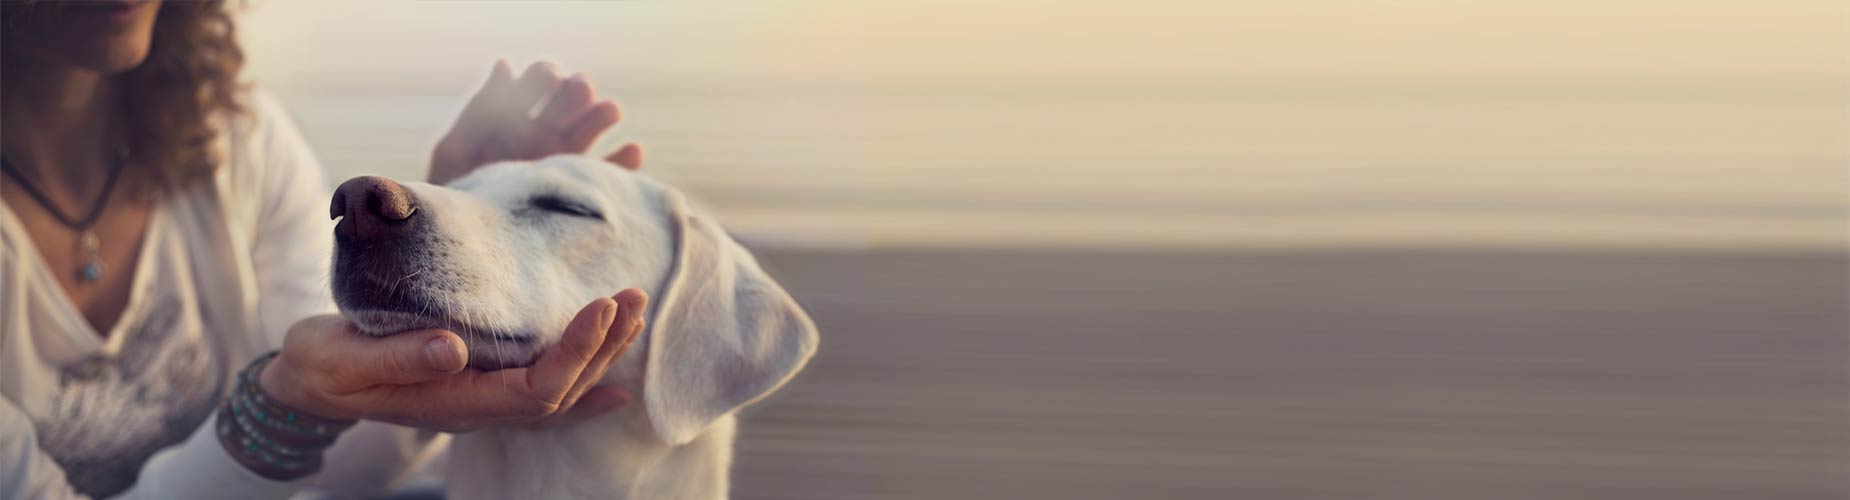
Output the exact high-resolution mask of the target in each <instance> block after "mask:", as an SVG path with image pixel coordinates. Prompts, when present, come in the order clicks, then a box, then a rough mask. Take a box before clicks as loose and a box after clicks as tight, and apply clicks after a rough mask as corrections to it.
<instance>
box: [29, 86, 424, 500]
mask: <svg viewBox="0 0 1850 500" xmlns="http://www.w3.org/2000/svg"><path fill="white" fill-rule="evenodd" d="M248 97H249V99H247V102H248V103H249V104H250V106H249V111H247V112H246V113H245V114H244V115H241V116H238V117H235V118H232V119H230V120H227V122H226V126H225V134H224V137H223V140H222V141H221V143H220V146H221V147H224V148H225V149H224V151H225V152H226V156H224V158H225V159H226V161H225V163H224V164H223V165H222V166H221V168H220V169H219V170H218V171H217V172H216V173H215V174H214V176H213V177H212V179H211V182H196V183H194V184H192V185H191V186H188V187H186V188H184V189H181V190H179V191H177V192H171V193H167V194H166V195H164V196H162V197H161V199H160V200H159V202H158V203H157V205H156V207H155V208H154V212H153V213H152V215H150V217H149V222H148V227H147V230H146V235H145V236H143V241H142V247H141V249H140V254H139V255H138V257H137V263H136V266H135V270H134V272H135V275H134V276H133V277H131V279H132V280H133V282H132V283H133V284H132V288H131V291H130V298H129V304H128V307H127V308H126V309H125V310H124V311H123V313H122V314H123V315H122V318H121V319H120V320H118V321H117V322H116V325H115V327H114V328H113V329H112V330H111V331H110V332H109V334H108V335H107V336H103V335H99V334H98V333H97V332H96V331H95V330H94V329H93V328H91V326H90V324H89V322H88V321H86V320H85V319H84V317H83V314H82V313H81V312H80V311H79V310H78V308H77V307H76V306H75V305H74V304H72V303H71V302H70V300H69V299H68V298H67V297H65V296H64V292H63V290H62V288H60V286H59V284H58V281H57V279H56V277H55V275H53V274H52V273H53V272H57V271H56V270H51V269H48V268H47V267H46V265H45V261H44V259H43V258H41V257H40V256H39V254H38V250H37V247H35V246H34V245H33V243H32V240H31V238H30V236H29V235H28V234H27V233H26V231H25V228H24V227H23V226H22V225H21V223H20V222H19V220H18V219H17V218H16V217H15V216H14V214H13V212H12V210H11V209H9V208H7V207H6V205H5V204H0V249H4V253H3V254H0V396H3V397H4V398H3V399H0V500H7V499H25V498H47V499H68V498H88V497H89V495H92V494H94V495H99V496H109V497H110V498H134V499H142V498H148V499H152V498H162V499H167V498H196V499H218V498H224V499H234V498H235V499H265V498H277V499H280V498H289V497H291V496H292V495H296V494H298V493H303V492H307V491H310V490H312V489H324V490H331V491H333V492H338V493H340V494H345V495H354V496H366V495H374V494H378V493H380V492H382V491H384V490H386V489H387V488H390V487H391V486H393V485H394V484H395V483H397V482H399V481H402V480H403V479H404V476H405V475H406V472H407V471H409V470H411V469H412V468H413V467H414V466H415V465H417V464H418V463H419V462H421V461H422V460H423V459H424V458H427V457H428V456H429V455H430V454H431V453H433V452H434V451H435V449H436V448H437V447H439V446H440V445H441V442H440V441H441V440H439V439H436V436H435V435H434V434H430V433H422V432H417V431H414V430H411V429H405V428H400V427H394V426H389V425H386V424H379V423H373V422H365V423H362V424H360V425H358V426H355V427H354V428H353V429H352V430H349V431H348V432H347V434H346V435H344V436H342V438H341V440H340V441H339V442H338V443H337V444H336V445H335V447H334V448H333V449H331V450H329V451H328V455H326V458H325V460H324V464H325V465H324V466H323V470H322V472H321V473H320V474H318V475H316V476H311V477H309V478H304V479H300V480H296V481H289V482H279V481H271V480H267V479H264V478H262V477H259V476H257V475H256V474H253V473H251V472H250V471H249V470H247V469H245V468H244V467H243V466H241V465H238V463H237V462H235V461H233V460H232V458H231V457H230V455H228V454H227V453H226V452H225V451H224V449H223V448H222V447H221V446H220V445H219V442H218V437H217V435H216V434H215V433H214V432H213V422H212V414H213V411H214V409H215V407H216V405H217V403H218V401H219V400H220V399H221V398H222V397H223V395H224V394H225V393H226V391H228V390H229V388H230V385H231V380H232V377H233V376H234V374H235V372H236V371H237V370H238V369H240V368H242V367H243V366H244V365H245V364H246V363H248V362H250V360H251V359H253V358H255V357H256V356H257V355H258V354H260V353H263V352H268V351H270V350H272V349H276V348H277V347H279V346H281V345H282V338H283V334H284V333H285V332H287V330H288V328H289V326H290V325H292V324H294V323H295V322H296V321H297V320H300V319H302V318H304V317H307V316H311V315H315V314H322V313H326V312H331V311H333V302H332V300H331V299H330V298H329V295H328V289H327V276H328V274H327V272H328V264H329V259H330V256H331V252H330V248H331V245H332V236H331V235H332V229H333V224H332V221H330V220H329V218H328V216H327V213H328V212H327V206H328V200H329V194H330V190H329V183H328V181H327V179H326V178H325V176H324V174H323V173H322V170H321V167H320V164H319V163H317V162H316V160H315V157H314V155H313V154H312V153H311V152H310V151H309V149H308V147H307V144H306V143H304V141H303V140H302V136H301V134H300V132H298V131H297V130H296V128H295V125H294V124H293V123H292V122H291V121H290V120H289V118H288V116H287V115H286V114H285V113H284V112H283V110H282V107H281V106H280V105H279V104H278V103H277V102H276V100H275V99H274V98H271V97H270V96H268V95H267V94H263V93H257V92H253V93H251V94H250V95H249V96H248ZM104 243H105V244H108V242H104ZM73 483H75V484H79V485H82V488H74V487H73V486H72V484H73Z"/></svg>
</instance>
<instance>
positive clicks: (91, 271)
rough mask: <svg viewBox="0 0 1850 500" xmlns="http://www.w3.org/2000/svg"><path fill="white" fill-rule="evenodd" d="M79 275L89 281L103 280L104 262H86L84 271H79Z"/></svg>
mask: <svg viewBox="0 0 1850 500" xmlns="http://www.w3.org/2000/svg"><path fill="white" fill-rule="evenodd" d="M78 276H79V277H82V278H83V279H84V281H88V282H91V283H95V282H98V281H102V280H103V263H101V262H91V263H89V264H84V267H83V271H80V272H79V273H78Z"/></svg>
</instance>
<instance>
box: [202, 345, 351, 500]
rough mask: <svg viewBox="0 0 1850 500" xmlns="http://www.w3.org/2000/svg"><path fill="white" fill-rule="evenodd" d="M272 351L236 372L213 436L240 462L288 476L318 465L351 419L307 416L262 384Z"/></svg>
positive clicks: (260, 471) (282, 477) (267, 475)
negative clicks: (324, 452) (234, 384)
mask: <svg viewBox="0 0 1850 500" xmlns="http://www.w3.org/2000/svg"><path fill="white" fill-rule="evenodd" d="M275 359H276V353H274V352H272V353H270V354H266V355H263V356H261V357H258V358H257V360H255V361H252V362H251V364H250V366H247V367H245V368H244V370H242V371H240V372H239V373H238V376H237V384H236V386H235V387H234V388H233V389H232V390H231V393H230V394H228V395H227V396H226V398H225V401H224V403H222V404H221V405H219V409H218V426H217V427H218V428H217V434H218V438H219V439H218V440H219V443H220V444H221V445H223V446H224V448H225V451H226V452H227V453H229V454H230V455H231V457H232V458H233V459H234V460H236V461H237V462H238V463H239V464H242V465H243V466H244V467H245V468H247V469H249V470H251V472H253V473H256V474H257V475H259V476H262V477H264V478H268V479H271V480H277V481H288V480H293V479H297V478H301V477H304V476H308V475H312V474H314V473H315V472H317V471H319V470H321V454H322V452H323V451H326V450H327V449H328V448H329V447H331V446H333V445H334V442H335V440H336V439H338V438H339V437H340V435H341V433H342V432H345V431H346V430H347V429H348V428H350V427H352V426H353V425H354V424H355V423H356V421H355V420H330V419H324V418H319V417H314V416H310V415H307V414H304V413H302V412H300V411H299V410H296V409H295V408H293V407H290V406H287V404H286V403H284V402H282V401H279V400H277V399H276V398H275V397H273V396H271V395H270V394H269V393H268V392H267V391H266V390H264V389H263V388H262V387H261V379H262V378H264V375H265V374H267V373H269V372H268V370H267V369H268V368H269V365H270V363H271V361H273V360H275Z"/></svg>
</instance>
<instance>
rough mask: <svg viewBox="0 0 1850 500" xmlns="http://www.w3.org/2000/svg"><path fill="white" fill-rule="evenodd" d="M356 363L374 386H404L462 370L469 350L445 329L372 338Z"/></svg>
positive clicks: (458, 338) (460, 340) (466, 361)
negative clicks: (372, 340)
mask: <svg viewBox="0 0 1850 500" xmlns="http://www.w3.org/2000/svg"><path fill="white" fill-rule="evenodd" d="M375 341H376V343H375V344H374V345H371V346H367V347H366V348H365V349H363V350H361V351H360V352H362V353H365V354H363V356H364V358H362V359H360V360H358V361H359V362H358V363H357V364H358V366H359V368H360V369H361V370H365V371H370V372H372V373H368V374H366V378H369V379H371V380H372V381H374V382H375V383H381V384H394V385H407V384H416V383H420V382H428V381H431V380H436V379H438V378H442V377H443V376H445V375H450V374H453V373H456V372H459V371H462V369H463V367H464V366H465V365H467V364H468V361H469V349H468V347H466V346H464V345H463V341H462V338H461V337H458V336H456V334H455V333H451V332H449V331H445V330H416V331H409V332H405V333H400V334H397V335H393V336H390V337H385V338H381V339H375Z"/></svg>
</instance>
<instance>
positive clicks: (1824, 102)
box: [241, 0, 1850, 248]
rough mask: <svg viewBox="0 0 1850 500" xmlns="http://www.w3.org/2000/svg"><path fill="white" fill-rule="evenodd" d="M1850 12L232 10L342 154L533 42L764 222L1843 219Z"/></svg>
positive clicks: (857, 233)
mask: <svg viewBox="0 0 1850 500" xmlns="http://www.w3.org/2000/svg"><path fill="white" fill-rule="evenodd" d="M1847 27H1850V4H1845V3H1843V2H1824V1H1819V2H1808V1H1772V2H1748V1H1710V2H1670V1H1632V2H1589V1H1558V2H1539V1H1529V2H1514V1H1510V2H1460V1H1430V0H1427V1H1403V2H1385V1H1382V2H1315V1H1257V2H1199V1H1155V2H1106V1H982V2H979V1H963V0H943V1H922V0H918V1H915V0H898V1H881V2H865V1H846V0H810V1H777V2H713V1H647V0H635V1H578V2H552V1H495V0H486V1H483V0H474V1H465V0H458V1H442V0H436V1H364V2H362V1H350V0H338V1H317V2H307V1H284V0H260V1H256V2H254V3H252V4H251V5H249V6H248V7H247V12H246V13H245V19H244V24H243V26H242V27H241V29H242V30H243V33H244V36H245V40H246V44H247V48H248V50H249V51H250V53H251V55H252V67H251V73H250V74H251V75H252V79H253V80H254V81H256V82H257V83H258V84H259V85H260V86H263V87H265V88H267V89H270V90H271V91H273V92H276V93H277V94H278V95H279V96H282V97H283V98H284V100H285V101H286V102H287V103H289V105H290V106H291V108H292V110H293V112H294V113H295V114H296V117H297V119H298V120H299V121H301V122H302V123H303V128H304V129H305V130H306V131H307V133H308V135H309V136H310V139H311V141H312V142H313V143H315V144H317V146H318V147H319V148H320V151H321V154H322V156H323V159H324V160H325V161H326V162H327V163H328V164H329V168H330V170H332V171H334V172H335V173H336V175H337V176H346V175H359V174H363V173H385V174H390V175H397V176H401V177H402V176H414V175H416V172H417V168H418V165H419V163H420V162H421V161H422V155H423V154H425V151H426V150H427V146H425V144H428V143H429V141H431V140H434V139H435V137H436V135H437V134H439V133H440V132H441V130H442V128H443V126H444V125H446V124H447V121H448V120H449V119H451V117H452V116H453V113H454V111H453V110H454V109H455V108H456V107H457V106H459V105H460V103H461V102H462V100H463V99H464V98H466V96H467V94H468V92H470V91H471V90H472V89H473V88H474V87H475V86H477V85H479V83H480V81H481V79H482V77H483V75H485V74H486V71H487V69H488V67H489V66H490V65H491V64H492V63H493V61H494V60H495V59H496V58H508V59H510V60H513V61H514V62H516V63H517V64H524V63H526V62H529V61H533V60H536V59H540V58H546V59H551V60H555V61H558V62H559V63H560V64H561V65H563V66H565V67H566V68H568V69H569V70H574V71H584V72H586V73H587V74H588V75H590V76H591V77H592V80H593V81H594V82H596V83H597V84H598V85H599V88H600V89H601V90H602V91H604V92H605V93H607V94H609V95H613V96H615V97H617V98H618V99H619V100H620V102H621V103H622V104H623V106H624V109H625V116H626V120H625V124H624V125H623V126H622V128H620V129H619V130H618V133H617V135H614V136H612V137H611V138H610V139H609V140H610V141H616V140H621V139H636V140H642V141H644V142H645V144H646V145H647V146H649V147H650V153H651V154H650V158H651V162H652V163H651V165H652V167H651V168H650V171H651V173H652V174H654V175H658V176H662V177H665V178H668V179H670V180H671V181H672V182H675V183H676V185H678V186H681V187H682V188H684V189H687V190H689V191H691V192H693V193H694V194H696V195H697V196H700V197H702V198H705V199H708V200H710V201H712V202H713V204H714V205H715V206H717V207H719V209H720V210H721V211H722V212H724V213H725V215H726V217H727V220H728V221H729V222H730V223H732V224H733V225H735V226H740V227H741V228H743V230H744V231H745V232H748V233H758V234H761V235H764V237H765V238H771V239H791V240H797V241H806V242H810V243H817V242H836V243H840V242H846V244H850V245H863V246H864V245H873V246H882V245H991V244H1004V245H1019V246H1072V245H1082V246H1127V245H1128V246H1138V245H1156V246H1186V247H1209V248H1237V247H1250V246H1266V247H1270V246H1324V245H1339V246H1341V245H1389V246H1398V245H1428V244H1440V245H1465V246H1471V245H1498V246H1566V247H1594V248H1617V247H1648V248H1658V247H1674V248H1686V247H1700V248H1768V247H1772V248H1841V247H1843V246H1844V243H1845V233H1844V230H1845V228H1846V227H1850V225H1847V224H1846V219H1845V216H1844V214H1845V211H1846V209H1847V207H1846V204H1847V203H1850V201H1846V200H1850V173H1847V172H1846V167H1845V165H1846V164H1850V143H1847V142H1846V141H1847V140H1850V139H1847V138H1850V112H1847V110H1850V90H1846V89H1850V56H1847V55H1846V54H1850V28H1847ZM998 242H1000V243H998Z"/></svg>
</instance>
